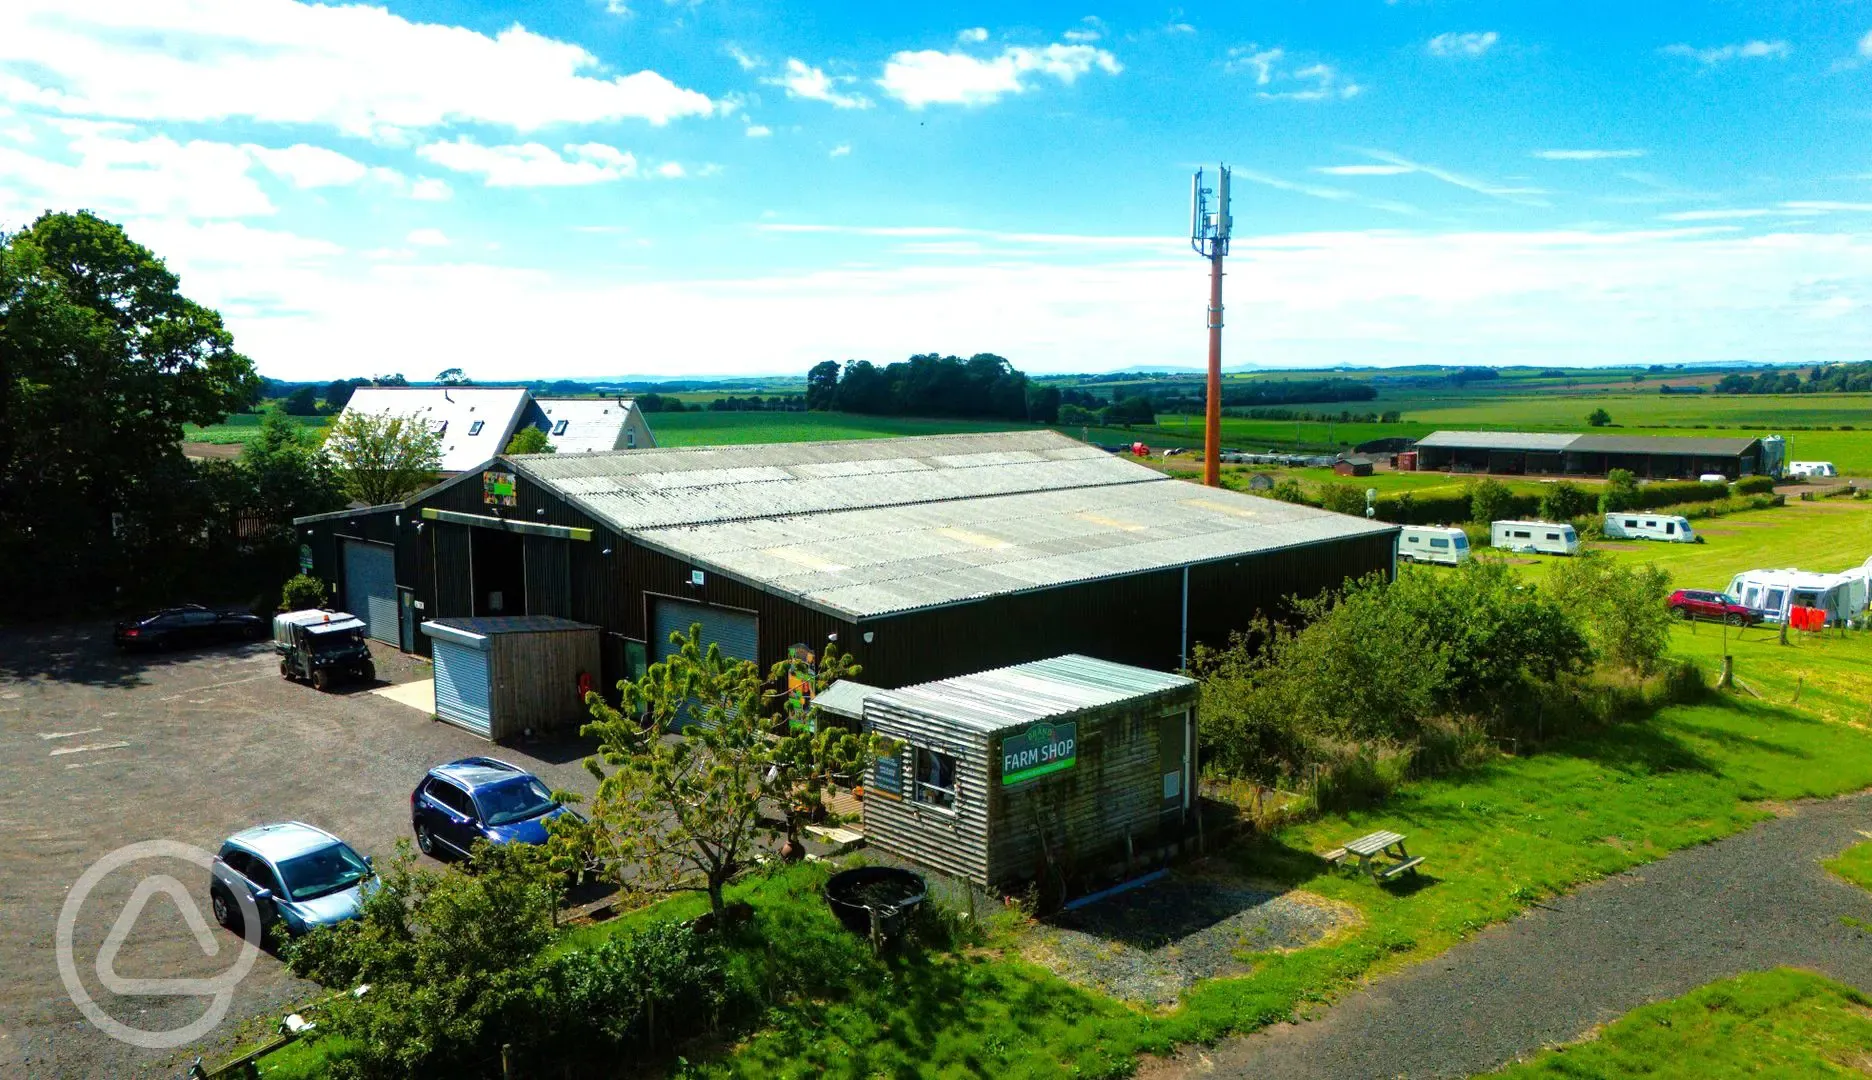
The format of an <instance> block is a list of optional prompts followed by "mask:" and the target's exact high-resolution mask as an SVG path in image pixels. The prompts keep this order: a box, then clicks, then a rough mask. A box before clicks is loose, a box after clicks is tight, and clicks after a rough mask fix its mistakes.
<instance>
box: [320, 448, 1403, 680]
mask: <svg viewBox="0 0 1872 1080" xmlns="http://www.w3.org/2000/svg"><path fill="white" fill-rule="evenodd" d="M296 524H297V525H298V526H299V528H300V529H301V531H302V538H301V539H302V543H303V545H304V548H303V549H302V552H301V555H302V559H305V560H307V561H309V562H310V564H311V567H312V572H313V573H315V574H317V575H318V576H320V577H322V578H324V579H325V580H327V581H332V582H335V583H336V584H337V586H338V597H337V599H338V603H339V604H340V605H342V606H343V607H345V608H346V609H348V610H351V611H353V612H354V613H356V614H358V615H360V616H362V617H364V618H365V619H366V621H367V622H368V623H369V624H370V627H371V633H372V634H373V636H376V637H378V638H380V639H382V640H385V641H389V642H393V643H397V644H399V645H401V647H402V648H404V649H406V650H412V651H422V652H426V651H427V648H428V641H427V639H426V637H425V636H424V635H423V634H422V633H420V632H419V631H418V626H419V624H420V623H421V622H423V621H425V620H429V619H439V618H474V617H487V616H503V615H523V614H524V615H550V616H558V617H560V618H566V619H573V620H577V621H579V622H582V623H591V624H595V625H597V626H600V627H602V628H603V666H604V671H603V677H604V680H605V685H610V684H612V683H615V682H616V681H617V680H618V679H621V678H626V677H629V676H632V675H634V674H636V673H639V672H641V671H642V669H643V668H644V666H645V665H646V664H647V663H649V662H652V661H654V660H656V659H658V658H660V657H661V656H662V655H663V654H664V653H665V652H666V651H667V649H668V646H667V641H668V637H669V633H670V631H672V630H682V629H686V628H687V627H688V626H689V625H690V624H691V623H695V622H700V623H702V624H703V627H704V633H705V636H706V637H707V638H709V639H711V640H713V641H716V642H718V643H719V644H720V645H721V646H722V648H723V650H724V651H725V652H727V653H729V654H730V655H733V656H737V657H742V658H748V659H753V660H756V661H757V662H758V663H760V665H761V666H762V668H763V669H765V668H766V667H767V666H769V665H771V664H773V663H775V662H778V661H780V660H782V659H785V658H786V657H787V656H788V654H789V650H790V649H792V648H793V647H795V646H804V647H806V648H807V649H809V650H812V651H814V652H818V651H820V650H823V649H824V648H825V647H826V646H827V643H828V642H829V641H830V642H835V645H836V648H838V649H839V650H841V651H844V652H849V653H851V654H852V656H853V658H854V659H855V660H856V661H857V662H858V663H860V664H862V665H863V668H864V673H863V676H862V677H863V679H864V681H865V682H867V683H870V684H872V685H876V686H882V687H886V688H892V687H898V686H905V685H909V684H912V683H917V682H923V681H927V680H931V679H939V678H945V677H948V676H951V675H958V674H963V673H967V672H973V671H981V670H984V669H987V668H995V667H1005V666H1007V665H1009V664H1015V663H1020V662H1023V661H1027V660H1035V659H1040V658H1043V657H1049V656H1058V655H1061V654H1064V653H1082V654H1085V655H1088V656H1094V657H1098V658H1101V659H1106V660H1113V661H1117V662H1121V663H1131V664H1137V665H1141V666H1146V667H1152V668H1157V669H1160V670H1173V669H1176V668H1178V667H1180V666H1181V665H1182V663H1183V662H1184V660H1185V658H1186V657H1187V656H1188V655H1189V652H1190V649H1191V648H1192V647H1193V646H1194V645H1195V644H1197V643H1198V642H1209V643H1219V642H1221V641H1223V640H1225V639H1226V638H1227V636H1228V634H1229V633H1230V632H1231V631H1234V630H1238V629H1241V628H1244V627H1246V626H1247V625H1248V623H1249V621H1250V620H1251V619H1252V618H1253V617H1254V615H1255V613H1256V612H1257V611H1268V612H1271V613H1272V612H1276V611H1278V610H1279V608H1280V606H1281V601H1282V600H1283V599H1284V598H1286V597H1289V596H1293V595H1296V594H1298V595H1303V596H1311V595H1315V594H1317V593H1318V592H1320V591H1321V590H1323V589H1326V588H1329V587H1334V586H1337V585H1339V584H1341V583H1342V582H1343V581H1345V579H1346V578H1348V577H1356V576H1360V575H1363V574H1368V573H1372V572H1374V571H1376V572H1382V573H1386V574H1389V573H1391V572H1392V570H1393V566H1394V562H1393V559H1394V547H1395V534H1396V532H1397V530H1396V528H1395V527H1393V526H1389V525H1384V524H1381V523H1374V522H1370V521H1366V520H1362V519H1359V518H1353V517H1347V516H1344V515H1341V514H1333V513H1328V512H1325V511H1322V510H1315V509H1312V508H1310V507H1305V506H1295V505H1291V504H1288V503H1282V502H1276V501H1273V500H1269V499H1261V498H1256V497H1253V496H1248V495H1242V494H1238V493H1235V492H1231V491H1226V490H1218V489H1212V488H1204V487H1199V486H1196V485H1193V484H1189V483H1185V482H1183V481H1179V480H1171V479H1169V478H1167V477H1165V476H1164V475H1162V474H1161V473H1158V472H1156V471H1154V470H1152V469H1148V468H1145V467H1144V466H1142V465H1139V464H1137V463H1135V462H1131V461H1127V460H1124V459H1121V458H1118V457H1114V456H1113V455H1111V454H1108V453H1105V452H1104V451H1101V450H1099V449H1097V448H1095V447H1091V446H1087V445H1085V444H1083V443H1080V442H1077V441H1075V440H1073V439H1070V438H1067V437H1066V436H1063V435H1060V434H1057V433H1055V432H1051V431H1022V432H1004V433H993V434H969V435H936V436H923V437H916V438H901V439H873V440H857V441H847V442H818V443H780V444H759V445H745V446H718V447H696V448H668V449H659V450H638V451H635V452H615V453H603V452H598V453H588V454H578V455H564V454H542V455H528V456H524V457H515V458H507V457H501V458H497V459H495V460H493V461H490V462H487V463H486V464H485V465H484V466H483V467H482V468H479V469H476V470H473V471H470V472H466V473H464V474H462V475H461V476H458V477H455V478H454V479H452V480H449V481H447V482H445V483H443V484H441V485H439V486H437V487H435V488H432V489H431V490H429V491H427V492H424V493H423V494H421V495H419V496H417V497H415V498H413V499H411V500H410V501H408V502H406V503H400V504H396V505H392V506H383V507H374V508H371V509H367V510H356V511H344V512H340V513H337V514H325V515H319V516H316V517H310V518H302V519H299V520H298V521H297V523H296Z"/></svg>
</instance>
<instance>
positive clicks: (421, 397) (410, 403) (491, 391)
mask: <svg viewBox="0 0 1872 1080" xmlns="http://www.w3.org/2000/svg"><path fill="white" fill-rule="evenodd" d="M527 401H528V398H527V392H526V391H525V390H524V389H521V388H519V387H509V388H498V387H479V386H451V387H447V388H443V387H439V386H438V387H427V386H360V387H358V388H357V389H356V390H355V391H353V392H352V394H351V400H350V401H347V402H345V407H344V411H345V412H347V413H352V412H357V413H386V412H387V413H391V414H392V415H395V416H409V417H414V418H416V419H418V420H422V421H425V422H427V423H429V424H431V425H436V424H442V423H444V422H446V424H447V426H446V427H444V428H443V429H442V471H443V472H463V471H465V470H468V469H472V468H474V467H475V466H477V465H479V464H481V463H482V462H484V461H487V460H489V459H490V458H492V457H494V456H495V455H496V454H499V453H500V452H501V451H502V450H505V449H506V448H507V440H508V439H509V438H510V437H511V436H512V435H513V430H514V426H515V425H516V424H517V423H519V420H520V412H521V410H522V409H524V408H525V407H526V405H527ZM477 422H479V423H480V424H481V428H480V430H479V431H476V430H475V424H476V423H477Z"/></svg>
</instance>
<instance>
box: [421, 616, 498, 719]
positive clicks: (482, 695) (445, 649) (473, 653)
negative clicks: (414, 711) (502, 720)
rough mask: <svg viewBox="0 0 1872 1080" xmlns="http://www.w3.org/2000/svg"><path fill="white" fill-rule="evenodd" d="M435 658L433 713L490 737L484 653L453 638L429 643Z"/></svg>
mask: <svg viewBox="0 0 1872 1080" xmlns="http://www.w3.org/2000/svg"><path fill="white" fill-rule="evenodd" d="M431 647H432V648H433V650H434V659H435V702H436V715H437V716H439V717H441V718H442V719H444V720H447V721H448V722H449V723H451V724H454V725H456V726H458V727H462V728H466V729H467V730H469V731H472V732H474V733H475V734H476V735H479V736H481V737H482V738H484V739H488V738H492V737H493V730H494V727H493V718H492V710H491V709H490V702H491V700H492V698H493V696H494V687H493V682H492V681H491V680H490V679H489V678H488V654H487V653H484V652H482V651H481V650H479V649H473V648H469V647H468V646H466V645H460V644H457V643H455V642H453V641H444V640H442V639H441V638H436V639H434V640H433V642H432V643H431Z"/></svg>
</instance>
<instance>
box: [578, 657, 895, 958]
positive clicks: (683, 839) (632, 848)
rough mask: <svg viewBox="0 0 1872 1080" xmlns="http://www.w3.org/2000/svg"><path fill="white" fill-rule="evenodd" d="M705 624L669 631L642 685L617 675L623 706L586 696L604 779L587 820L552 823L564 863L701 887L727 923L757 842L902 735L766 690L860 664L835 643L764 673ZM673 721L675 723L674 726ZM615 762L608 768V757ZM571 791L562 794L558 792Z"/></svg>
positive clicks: (621, 880) (663, 888)
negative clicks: (866, 730) (886, 735)
mask: <svg viewBox="0 0 1872 1080" xmlns="http://www.w3.org/2000/svg"><path fill="white" fill-rule="evenodd" d="M701 635H702V627H701V624H699V623H698V624H696V625H694V626H691V627H690V628H689V631H688V632H687V633H676V634H672V635H670V643H671V644H672V645H675V646H677V648H676V651H675V652H674V653H672V654H671V655H670V656H669V657H668V658H667V659H664V660H661V661H659V662H657V663H655V664H652V665H650V668H649V670H647V671H646V672H644V674H643V676H642V677H641V678H639V679H638V680H637V681H635V682H624V683H619V684H618V689H619V690H620V691H621V692H622V701H621V705H622V707H621V708H612V707H611V706H610V705H609V704H607V703H606V702H605V700H604V699H603V698H602V697H600V696H599V695H597V694H595V693H594V694H589V695H587V697H586V703H587V704H588V705H589V706H590V708H591V711H592V716H593V718H594V719H593V721H592V722H591V723H589V724H586V725H585V727H584V729H583V733H584V734H585V735H587V736H593V737H596V738H597V740H598V754H597V756H596V757H593V758H588V759H586V763H585V764H586V767H587V768H589V769H590V770H591V772H592V774H593V775H595V776H596V777H598V780H599V784H598V795H597V797H596V798H595V799H594V800H593V801H592V803H591V806H590V810H591V813H590V815H589V818H588V820H586V821H578V820H576V819H571V818H569V817H568V818H560V819H557V820H555V821H554V822H553V823H552V826H551V828H552V833H553V837H552V841H551V844H552V850H553V852H554V857H555V859H556V860H557V861H558V863H559V864H560V865H561V866H562V867H570V866H578V867H581V868H585V869H590V870H593V871H595V872H596V873H597V874H599V875H600V876H602V877H605V878H608V879H610V880H612V881H614V882H616V883H617V884H618V885H619V887H620V888H623V889H625V890H629V891H633V892H638V893H655V892H671V891H680V890H692V891H700V892H706V893H707V894H708V898H709V907H710V909H711V910H712V911H714V912H715V915H716V921H715V925H716V926H718V927H720V926H723V925H725V924H724V922H723V919H722V916H723V915H724V914H725V906H726V905H725V901H724V899H723V889H724V888H725V887H726V886H727V884H728V882H729V881H730V880H731V879H732V878H733V877H734V875H735V874H736V873H737V872H739V871H741V870H743V869H745V868H747V867H748V866H750V865H752V863H753V860H754V858H755V857H756V856H757V855H759V854H760V853H761V851H762V847H763V843H767V844H769V845H771V844H772V843H773V842H775V841H777V840H778V839H780V838H781V837H785V838H787V839H789V840H797V834H798V830H799V828H800V825H801V824H802V822H803V821H804V819H805V818H806V817H808V816H810V815H811V814H812V813H813V812H814V810H815V808H816V807H817V806H818V805H819V803H820V800H822V799H823V798H824V796H825V795H826V793H827V792H828V791H829V790H830V789H831V788H832V787H833V786H834V785H837V784H846V785H849V784H853V783H855V782H857V780H858V778H859V777H860V776H861V775H862V774H863V772H864V770H865V769H866V768H867V767H869V764H870V762H871V760H872V758H873V757H875V756H876V755H877V754H879V753H894V752H895V748H894V745H893V744H892V743H891V742H890V741H889V740H887V739H883V738H881V737H879V736H876V735H869V734H865V735H860V734H856V733H853V732H850V731H847V730H845V729H843V728H839V727H834V726H830V725H826V724H823V723H820V722H819V717H818V716H817V715H816V709H815V708H814V707H812V706H811V705H810V704H805V703H804V702H803V699H801V698H796V697H791V696H789V695H784V694H782V693H781V692H779V691H777V690H774V689H771V688H773V687H777V686H785V685H786V684H787V678H788V676H789V675H793V676H795V677H796V678H797V677H803V678H804V680H805V681H807V682H810V683H811V684H812V685H813V686H814V687H815V688H816V689H817V688H823V687H824V686H827V685H830V684H831V683H832V682H833V681H834V680H836V679H838V678H842V677H846V676H850V675H856V674H857V673H858V668H857V667H856V666H855V665H853V664H852V663H851V658H850V657H849V656H844V655H838V654H834V655H831V656H828V657H826V658H825V660H824V662H823V663H822V664H821V665H819V666H818V667H817V668H816V669H814V670H812V671H811V672H810V673H804V672H800V671H798V670H797V669H796V665H794V664H790V663H789V662H786V661H782V662H781V663H780V664H777V665H775V666H774V669H773V671H772V672H771V673H770V674H769V676H768V678H767V679H766V680H763V679H762V677H761V674H760V671H759V669H758V667H757V666H756V665H755V664H754V663H753V661H750V660H735V659H733V658H730V657H728V656H725V655H723V654H722V651H721V649H720V648H719V647H717V646H716V645H715V644H713V643H709V642H704V641H703V640H702V636H701ZM672 731H675V732H677V734H676V735H674V736H673V737H672V736H671V735H670V733H671V732H672ZM607 766H608V767H609V769H610V771H608V772H607V771H606V767H607ZM561 795H562V796H563V795H564V793H561Z"/></svg>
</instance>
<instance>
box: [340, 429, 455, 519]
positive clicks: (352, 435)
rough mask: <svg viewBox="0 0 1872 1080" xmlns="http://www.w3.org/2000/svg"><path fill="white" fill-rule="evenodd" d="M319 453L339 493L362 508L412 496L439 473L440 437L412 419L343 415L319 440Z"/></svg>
mask: <svg viewBox="0 0 1872 1080" xmlns="http://www.w3.org/2000/svg"><path fill="white" fill-rule="evenodd" d="M325 449H326V450H327V451H329V452H330V453H331V455H332V459H333V460H334V461H335V462H336V463H337V467H338V476H339V478H340V479H341V480H342V481H343V482H344V487H345V491H346V492H347V493H349V494H350V496H351V497H352V498H354V499H357V500H358V501H360V502H362V503H364V504H365V505H366V506H381V505H383V504H384V503H393V502H397V501H398V500H400V499H403V498H405V497H406V496H409V495H414V494H415V493H416V492H418V491H421V490H422V489H423V488H425V487H427V486H429V484H431V483H432V482H434V480H435V474H436V473H437V472H439V471H441V468H442V436H441V435H439V434H437V433H436V431H435V430H434V429H433V428H431V427H430V426H429V425H428V424H426V423H424V422H423V421H421V420H418V419H416V418H415V417H411V416H398V415H396V414H394V413H388V412H382V413H363V412H347V413H345V414H344V415H343V416H341V417H339V418H338V422H337V423H335V424H333V425H332V428H331V434H330V435H327V436H326V437H325Z"/></svg>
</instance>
